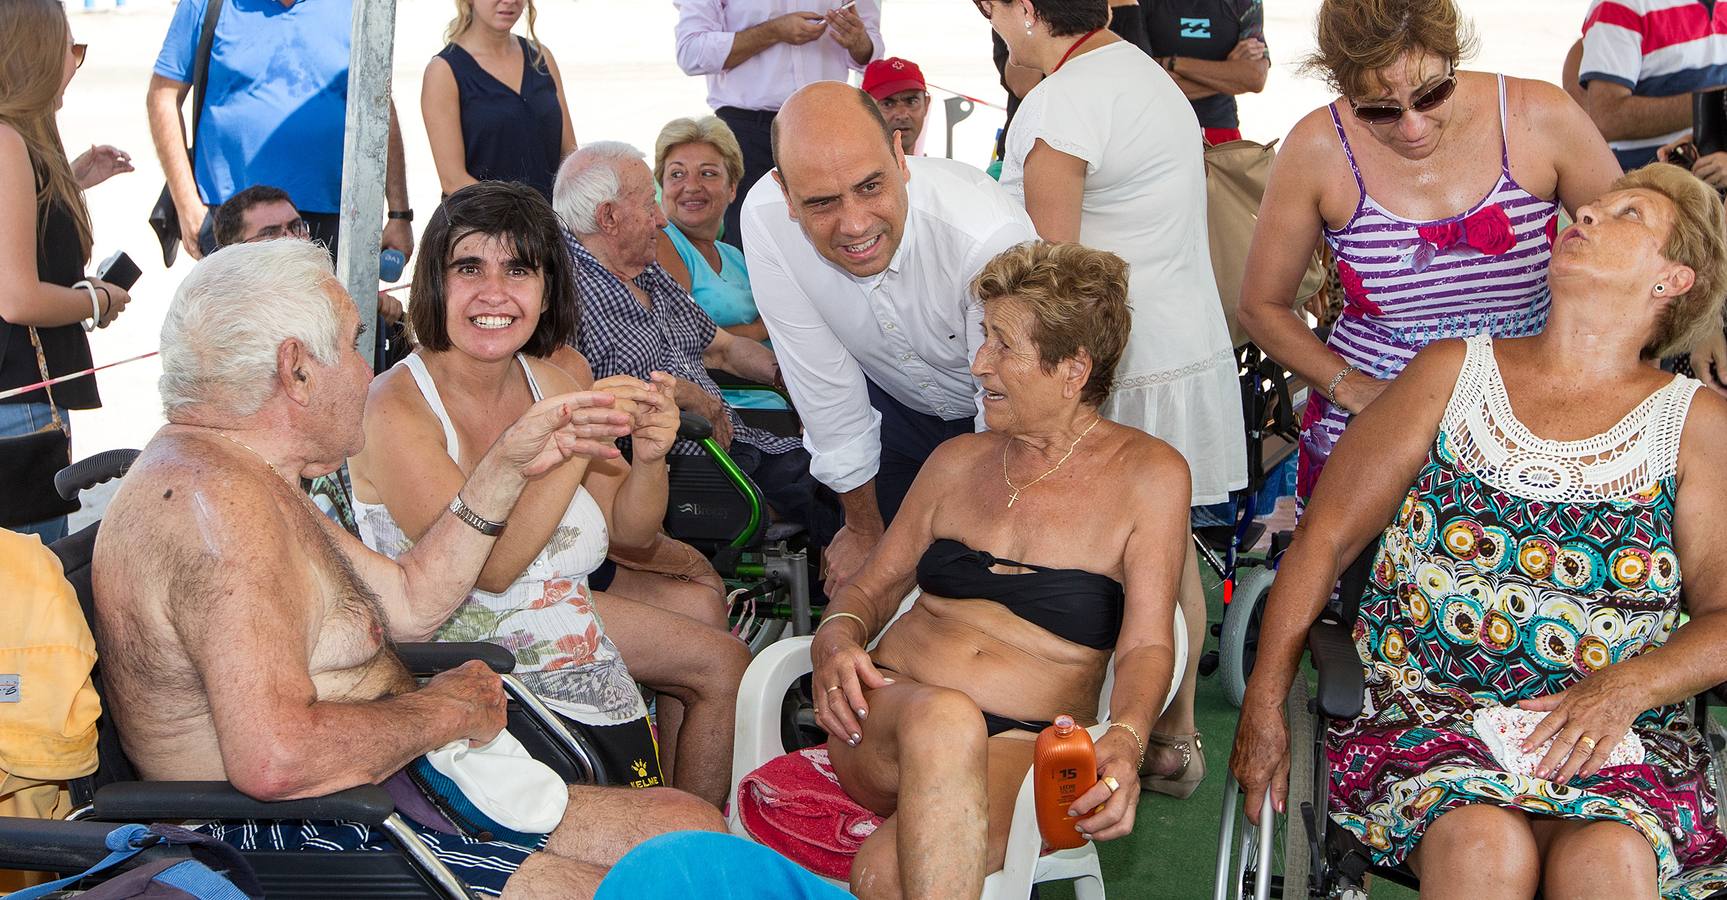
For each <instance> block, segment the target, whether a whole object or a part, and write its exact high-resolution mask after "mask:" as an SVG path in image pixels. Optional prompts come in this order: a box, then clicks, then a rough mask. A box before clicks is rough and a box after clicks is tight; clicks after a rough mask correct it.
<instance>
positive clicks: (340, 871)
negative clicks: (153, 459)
mask: <svg viewBox="0 0 1727 900" xmlns="http://www.w3.org/2000/svg"><path fill="white" fill-rule="evenodd" d="M137 456H138V451H136V450H111V451H108V452H106V453H102V454H98V455H96V456H93V457H90V458H89V459H86V460H83V461H81V462H79V463H76V464H74V465H72V466H69V467H67V468H65V469H62V470H61V471H60V472H59V474H57V475H56V476H55V478H54V483H55V487H56V489H58V491H59V492H60V494H61V496H63V497H66V498H68V499H70V498H72V497H75V496H77V494H78V492H79V491H80V490H84V489H87V488H91V487H94V486H96V485H98V484H101V483H102V482H105V481H108V480H110V479H113V478H118V477H121V476H123V475H124V474H125V472H126V470H127V468H129V467H130V466H131V464H132V461H133V460H134V459H136V457H137ZM100 526H101V523H100V522H97V523H95V524H92V525H90V526H88V527H86V528H84V529H82V530H80V531H78V532H77V533H75V534H71V535H68V536H67V537H65V538H62V539H61V540H59V541H56V542H54V543H53V544H52V545H51V546H50V549H51V550H53V552H54V554H55V555H56V556H58V557H59V559H60V562H61V566H62V567H63V569H64V570H65V574H66V579H67V580H68V581H70V582H71V583H72V585H73V587H74V588H75V589H76V591H77V595H78V602H79V605H80V606H81V607H82V608H83V611H84V617H85V619H86V621H88V622H90V623H91V626H92V628H93V629H94V627H95V618H94V616H93V613H94V601H95V597H94V594H93V592H92V590H91V584H90V577H91V571H90V563H91V554H92V551H93V550H94V548H95V545H96V535H97V531H98V529H99V528H100ZM395 649H396V653H397V656H398V657H400V659H401V660H402V663H403V664H404V665H405V666H407V667H408V670H409V671H410V672H411V673H413V675H414V676H415V677H416V678H429V677H431V676H432V675H435V674H437V673H438V672H442V671H445V670H448V669H452V668H455V667H457V666H460V665H462V664H463V663H465V662H467V661H469V660H476V659H477V660H480V661H481V662H484V663H485V664H486V665H488V666H490V667H491V669H492V671H494V672H497V673H498V674H499V676H501V677H502V679H503V682H504V689H505V692H506V694H507V696H508V698H509V706H508V726H507V727H508V728H509V731H510V733H511V734H512V735H514V736H515V737H517V738H518V739H519V740H520V741H521V742H522V744H523V746H524V747H526V748H527V749H528V751H529V752H530V753H532V754H533V755H534V757H535V758H537V759H539V760H540V761H542V762H544V763H546V764H547V765H548V766H550V767H551V768H552V769H554V770H555V771H557V772H558V774H559V775H560V776H562V777H563V778H564V780H565V781H566V782H567V783H571V784H599V783H605V781H606V777H605V776H606V773H605V772H604V771H603V769H602V767H601V766H600V765H599V762H598V759H597V757H595V756H594V755H593V754H592V753H591V752H590V751H589V749H588V748H587V746H586V745H585V744H584V743H583V742H582V740H581V738H580V736H579V735H573V734H572V733H571V732H570V731H568V730H567V729H566V728H564V726H563V724H562V722H561V720H559V719H558V717H557V716H556V715H554V714H553V713H552V712H551V711H550V710H548V709H547V708H546V707H545V705H544V704H543V703H542V702H541V701H540V700H539V698H537V697H535V696H534V694H533V693H531V692H530V691H528V689H527V688H526V687H524V686H523V685H522V683H521V682H520V681H518V680H517V679H516V678H514V677H513V676H512V675H510V672H511V670H513V669H514V668H515V658H514V656H513V655H512V654H511V653H510V651H509V650H506V649H504V648H503V647H499V646H497V645H495V644H484V643H476V644H461V643H427V644H399V645H397V646H396V648H395ZM91 679H92V681H93V683H94V685H95V687H96V692H97V695H98V696H99V697H100V699H101V703H102V707H101V708H102V712H101V717H100V719H98V722H97V757H98V759H97V766H96V770H95V772H93V773H92V774H90V775H88V776H85V777H83V778H79V779H75V780H73V781H72V782H71V784H70V786H69V787H70V791H71V794H72V800H73V805H74V807H75V809H74V811H73V812H72V813H71V815H69V816H68V817H67V819H66V820H64V821H54V820H44V819H27V818H16V817H0V868H6V869H23V870H33V871H48V872H58V873H61V874H67V875H69V874H73V873H77V872H81V871H83V870H84V869H87V868H89V867H90V866H92V865H94V864H96V863H97V862H99V861H101V860H102V859H103V858H104V857H106V856H107V855H108V853H109V848H108V847H107V846H106V845H105V843H104V839H105V837H106V836H107V834H108V832H109V831H111V830H113V829H114V828H115V827H116V826H118V825H120V824H124V823H155V822H170V823H177V822H182V821H205V820H218V819H256V820H266V821H270V820H276V821H282V820H298V819H319V820H333V819H339V820H344V821H350V822H356V823H359V824H363V825H367V826H370V827H373V828H377V829H379V830H380V831H381V832H383V833H384V834H386V835H387V836H388V837H389V839H390V841H391V843H392V844H394V846H395V852H370V851H353V852H321V851H317V850H304V849H302V850H288V851H281V850H246V851H241V852H242V855H244V856H245V858H246V861H247V862H248V863H250V864H251V866H252V867H253V869H254V870H255V871H256V872H257V875H258V880H259V882H260V884H261V885H262V886H263V888H264V890H265V891H266V893H267V895H268V896H269V897H271V898H272V900H277V898H281V900H328V898H330V897H344V898H369V897H372V898H385V897H388V898H404V900H405V898H447V900H468V898H472V897H474V896H475V895H474V894H473V892H472V891H470V890H469V888H468V887H467V886H466V885H465V884H463V883H462V882H461V880H460V879H458V878H457V877H456V876H455V875H453V874H452V873H451V872H450V870H449V869H448V867H446V866H445V865H444V864H443V863H442V862H441V861H439V859H438V858H437V857H436V856H434V855H433V854H432V852H431V850H430V849H429V848H428V847H427V846H426V844H425V843H424V842H423V841H421V840H420V839H419V837H418V836H417V835H416V834H415V833H414V831H413V830H412V828H410V827H409V826H408V825H407V823H406V822H405V821H404V820H403V819H402V817H401V816H400V815H399V814H398V813H397V812H396V809H395V802H394V801H393V800H392V799H391V798H390V795H389V793H388V792H387V791H386V790H385V789H384V788H383V787H381V786H378V785H366V786H363V787H356V788H350V789H348V790H345V791H339V792H337V793H334V794H330V795H327V796H324V797H313V798H309V799H304V800H289V801H281V802H262V801H258V800H254V799H252V798H251V797H248V796H246V795H245V794H242V793H241V792H240V791H239V790H237V789H236V788H234V787H233V785H231V784H229V783H228V782H225V781H157V782H148V781H140V780H139V779H138V775H137V772H136V770H135V769H134V768H133V766H132V763H131V761H130V760H128V759H127V758H126V755H125V752H124V751H123V750H122V748H121V745H120V735H119V726H118V724H117V716H121V715H124V711H123V710H116V709H115V708H114V706H113V704H112V702H111V699H110V696H109V695H108V693H107V691H106V690H105V686H104V684H103V671H102V664H101V662H100V661H98V662H97V664H96V667H95V669H94V670H93V671H92V673H91ZM174 852H175V851H173V850H171V849H170V848H168V846H167V845H166V844H159V845H157V846H155V847H152V848H151V849H149V850H146V851H145V852H144V853H143V854H140V855H139V856H137V857H134V859H133V864H134V865H136V864H142V863H146V862H150V861H152V860H154V859H159V858H162V857H163V856H165V855H169V854H171V853H174ZM178 852H180V853H184V850H183V849H182V850H179V851H178ZM110 874H116V873H110ZM86 886H87V885H86Z"/></svg>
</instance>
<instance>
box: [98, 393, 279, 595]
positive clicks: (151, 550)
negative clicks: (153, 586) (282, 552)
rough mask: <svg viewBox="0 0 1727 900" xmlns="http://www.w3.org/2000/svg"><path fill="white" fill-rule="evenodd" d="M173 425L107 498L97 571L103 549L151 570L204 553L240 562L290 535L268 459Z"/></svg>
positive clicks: (180, 563)
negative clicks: (265, 460) (109, 497)
mask: <svg viewBox="0 0 1727 900" xmlns="http://www.w3.org/2000/svg"><path fill="white" fill-rule="evenodd" d="M172 429H173V426H169V428H168V429H164V430H163V431H162V432H159V433H158V434H157V435H156V437H155V438H153V439H152V440H151V441H150V443H149V445H148V446H147V447H145V449H144V452H143V453H142V454H141V455H139V457H138V460H137V461H136V462H135V463H134V464H133V465H132V468H131V470H130V471H129V472H128V473H127V475H126V479H125V481H124V482H122V483H121V486H120V490H119V491H118V492H117V493H116V494H115V496H114V500H113V502H112V503H111V504H110V505H109V508H108V513H107V515H106V517H105V518H104V520H103V525H102V530H101V531H100V532H99V535H98V548H97V557H96V565H97V574H98V576H99V577H100V575H101V574H102V572H101V569H102V567H103V563H104V558H105V557H106V558H108V559H119V560H124V561H125V563H126V564H127V565H129V566H134V567H140V568H142V569H145V570H160V569H162V568H164V567H180V566H184V565H186V564H187V562H188V561H189V560H193V559H199V558H204V559H214V560H220V561H222V562H230V561H231V562H233V563H234V564H239V563H240V561H241V559H243V558H244V557H247V556H256V557H270V556H273V555H275V551H274V550H272V552H271V553H264V552H262V550H263V548H266V547H268V548H280V547H281V546H283V545H284V544H286V543H288V542H287V540H286V538H287V534H286V525H285V523H284V519H283V516H282V515H281V498H282V495H283V489H284V488H285V484H284V483H283V482H282V481H281V479H280V478H278V477H277V476H276V475H275V473H274V472H272V471H271V470H270V468H269V467H268V466H267V465H266V464H265V463H264V462H263V460H261V459H250V458H244V457H241V456H239V455H238V454H237V453H236V452H235V451H238V452H239V453H243V452H244V451H243V450H239V448H235V450H225V449H224V448H222V447H220V446H218V444H217V443H216V441H215V440H213V439H210V438H205V437H202V436H199V435H195V434H193V433H191V432H187V431H177V430H172ZM104 550H107V551H110V552H108V553H104ZM234 557H239V558H241V559H233V558H234Z"/></svg>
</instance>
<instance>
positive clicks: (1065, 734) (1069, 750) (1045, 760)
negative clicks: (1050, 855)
mask: <svg viewBox="0 0 1727 900" xmlns="http://www.w3.org/2000/svg"><path fill="white" fill-rule="evenodd" d="M1031 771H1032V778H1033V781H1032V796H1033V798H1034V800H1035V802H1036V804H1037V830H1038V831H1040V832H1042V833H1043V842H1044V843H1045V844H1048V845H1049V846H1050V848H1051V849H1054V850H1068V849H1072V848H1074V847H1078V846H1081V845H1082V844H1084V843H1085V838H1084V837H1082V836H1080V833H1079V830H1078V829H1076V828H1075V827H1074V824H1073V823H1074V822H1075V821H1077V820H1076V819H1075V818H1074V817H1073V816H1070V815H1068V814H1067V811H1068V810H1070V809H1072V808H1073V804H1074V801H1076V800H1078V799H1079V798H1080V796H1081V795H1082V794H1084V793H1085V792H1086V791H1089V790H1091V786H1092V785H1094V784H1096V783H1097V752H1096V751H1095V750H1094V749H1093V748H1092V745H1091V735H1089V734H1087V733H1086V731H1085V729H1084V728H1081V727H1079V726H1078V725H1075V724H1074V723H1073V717H1072V716H1056V717H1055V724H1053V725H1051V726H1049V727H1048V728H1045V729H1044V730H1043V732H1042V733H1041V734H1039V735H1038V736H1037V749H1036V750H1034V751H1033V754H1032V762H1031Z"/></svg>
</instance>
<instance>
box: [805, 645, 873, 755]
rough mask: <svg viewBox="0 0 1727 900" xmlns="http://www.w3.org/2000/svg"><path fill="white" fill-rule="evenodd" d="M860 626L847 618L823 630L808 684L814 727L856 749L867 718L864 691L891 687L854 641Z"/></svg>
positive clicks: (815, 646) (812, 647) (867, 711)
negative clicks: (813, 696) (812, 695)
mask: <svg viewBox="0 0 1727 900" xmlns="http://www.w3.org/2000/svg"><path fill="white" fill-rule="evenodd" d="M862 631H863V628H862V626H860V625H858V623H857V622H854V621H852V620H851V619H849V618H844V617H842V618H841V620H840V621H839V622H835V623H834V624H832V625H829V626H828V627H826V628H824V629H822V633H821V634H820V635H817V637H816V640H815V643H814V644H813V645H812V646H811V655H812V656H814V657H815V658H816V659H818V660H820V662H817V663H816V666H815V674H814V676H813V680H812V681H811V684H812V686H813V689H814V690H816V691H819V692H820V694H819V695H818V696H817V697H816V700H815V703H816V724H818V725H820V726H821V727H822V730H823V731H826V732H827V733H828V734H829V735H832V736H833V737H835V738H837V739H839V740H842V741H845V742H846V743H848V744H850V745H852V746H853V747H856V746H857V745H858V743H859V742H861V741H862V740H863V723H864V720H865V719H868V718H869V704H868V703H866V702H865V701H864V690H865V689H868V690H876V689H878V688H883V687H886V686H888V685H890V684H893V679H891V678H887V677H884V676H883V675H882V673H881V670H880V669H877V668H876V667H875V662H874V661H873V660H871V659H870V655H869V652H868V651H867V650H865V649H864V648H863V644H862V643H861V642H859V641H858V640H857V639H856V638H857V636H858V635H859V634H861V633H862Z"/></svg>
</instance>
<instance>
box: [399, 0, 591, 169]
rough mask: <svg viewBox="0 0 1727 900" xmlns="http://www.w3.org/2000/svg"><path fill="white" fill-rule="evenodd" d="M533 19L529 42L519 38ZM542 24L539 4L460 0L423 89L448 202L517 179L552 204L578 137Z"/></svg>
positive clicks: (422, 98)
mask: <svg viewBox="0 0 1727 900" xmlns="http://www.w3.org/2000/svg"><path fill="white" fill-rule="evenodd" d="M524 13H525V14H526V15H527V17H528V35H527V37H521V36H519V35H516V34H513V33H512V29H514V28H515V27H516V23H517V21H519V20H520V19H521V18H522V15H523V14H524ZM534 19H535V12H534V3H533V0H456V17H455V19H453V20H451V22H450V27H449V29H448V30H447V31H446V32H445V33H444V39H445V40H446V41H448V42H449V43H447V44H445V46H444V49H442V50H440V51H438V55H437V56H434V57H432V61H431V62H429V63H427V64H426V74H425V80H424V83H423V84H422V85H421V89H420V113H421V115H422V117H423V118H424V119H425V122H426V137H427V138H429V139H430V140H431V143H432V161H433V162H434V163H436V165H437V167H438V182H439V183H440V184H441V185H442V187H443V189H444V194H445V195H446V196H447V195H449V194H451V193H453V192H455V191H456V190H458V189H460V188H462V187H463V186H465V185H469V184H473V183H474V182H476V181H515V182H520V183H522V184H526V185H528V186H529V187H532V188H534V189H535V190H538V191H539V192H540V193H541V194H543V195H545V197H546V199H547V200H550V199H551V198H552V180H553V178H554V176H556V175H557V171H558V163H560V162H562V161H563V158H564V157H565V156H566V155H568V154H569V152H570V151H572V150H574V149H576V132H575V128H574V127H573V126H571V125H570V105H569V103H568V102H567V101H566V100H565V99H564V82H563V78H562V76H560V75H559V74H558V63H557V60H555V59H553V58H552V53H551V51H550V50H547V49H546V48H545V46H544V45H542V44H541V43H540V41H539V37H538V36H537V35H536V34H535V32H534Z"/></svg>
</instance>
